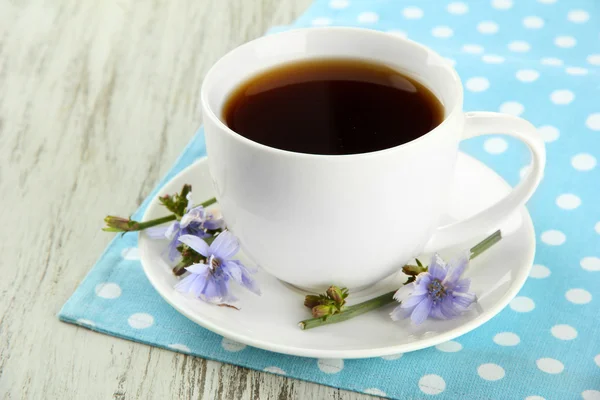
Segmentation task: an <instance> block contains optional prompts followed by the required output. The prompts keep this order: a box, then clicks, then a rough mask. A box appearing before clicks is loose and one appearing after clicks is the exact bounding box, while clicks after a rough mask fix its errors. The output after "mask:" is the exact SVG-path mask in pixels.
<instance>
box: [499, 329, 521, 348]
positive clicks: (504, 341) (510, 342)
mask: <svg viewBox="0 0 600 400" xmlns="http://www.w3.org/2000/svg"><path fill="white" fill-rule="evenodd" d="M494 343H496V344H498V345H500V346H516V345H518V344H519V343H521V338H520V337H519V336H517V335H516V334H514V333H512V332H501V333H498V334H496V336H494Z"/></svg>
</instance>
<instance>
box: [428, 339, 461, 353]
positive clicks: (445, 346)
mask: <svg viewBox="0 0 600 400" xmlns="http://www.w3.org/2000/svg"><path fill="white" fill-rule="evenodd" d="M435 348H436V349H438V350H439V351H443V352H444V353H456V352H457V351H461V350H462V348H463V347H462V344H460V343H458V342H455V341H454V340H450V341H449V342H445V343H441V344H438V345H437V346H435Z"/></svg>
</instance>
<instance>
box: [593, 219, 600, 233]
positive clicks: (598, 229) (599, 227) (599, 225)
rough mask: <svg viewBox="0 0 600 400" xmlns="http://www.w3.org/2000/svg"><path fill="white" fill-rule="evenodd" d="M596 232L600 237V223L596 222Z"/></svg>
mask: <svg viewBox="0 0 600 400" xmlns="http://www.w3.org/2000/svg"><path fill="white" fill-rule="evenodd" d="M594 230H595V231H596V233H597V234H599V235H600V221H598V222H596V225H594Z"/></svg>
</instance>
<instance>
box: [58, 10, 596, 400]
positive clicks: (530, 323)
mask: <svg viewBox="0 0 600 400" xmlns="http://www.w3.org/2000/svg"><path fill="white" fill-rule="evenodd" d="M310 25H319V26H323V25H347V26H363V27H369V28H373V29H380V30H383V31H387V32H390V33H391V34H395V35H403V36H408V37H409V38H411V39H414V40H416V41H419V42H421V43H424V44H425V45H427V46H430V47H432V48H433V49H435V50H436V51H438V52H439V53H441V54H442V55H443V56H445V57H447V58H448V59H450V60H451V62H453V63H455V65H456V68H457V70H458V72H459V74H460V75H461V77H462V79H463V82H464V84H465V89H466V90H465V109H466V110H493V111H502V112H506V113H509V114H514V115H521V116H522V117H524V118H526V119H528V120H530V121H531V122H532V123H533V124H534V125H536V126H537V127H538V128H539V130H540V132H541V134H542V136H543V137H544V140H545V141H546V148H547V152H548V164H547V168H546V174H545V179H544V181H543V182H542V184H541V186H540V188H539V190H538V191H537V192H536V194H535V196H534V197H533V199H532V200H531V201H530V202H529V210H530V212H531V214H532V217H533V220H534V223H535V227H536V231H537V232H538V247H537V255H536V259H535V265H534V267H533V269H532V271H531V277H530V279H529V280H528V281H527V283H526V284H525V286H524V287H523V289H522V290H521V292H520V293H519V295H518V297H517V298H516V299H515V300H513V301H512V302H511V304H510V307H507V309H505V310H504V311H502V312H501V313H500V314H499V315H498V316H497V317H495V318H493V319H492V320H491V321H490V322H488V323H487V324H485V325H483V326H482V327H480V328H478V329H476V330H475V331H473V332H471V333H469V334H467V335H464V336H462V337H460V338H458V339H456V340H455V341H452V342H448V343H445V344H443V345H440V346H437V347H436V348H430V349H426V350H421V351H417V352H413V353H408V354H405V355H396V356H393V357H383V358H375V359H367V360H315V359H309V358H299V357H290V356H284V355H280V354H275V353H270V352H267V351H263V350H258V349H254V348H250V347H246V346H244V345H241V344H238V343H234V342H232V341H230V340H227V339H223V338H222V337H220V336H218V335H216V334H214V333H212V332H210V331H207V330H206V329H203V328H201V327H200V326H198V325H196V324H194V323H192V322H190V321H189V320H187V319H186V318H185V317H183V316H181V315H180V314H179V313H177V312H176V311H175V310H174V309H173V308H171V307H170V306H169V305H168V304H167V303H166V302H164V301H163V300H162V299H161V297H160V296H159V295H158V294H157V293H156V292H155V291H154V289H153V288H152V286H150V284H149V283H148V281H147V280H146V277H145V276H144V273H143V271H142V269H141V266H140V262H139V258H138V251H137V249H136V243H137V238H136V236H135V235H126V236H124V237H122V238H121V237H119V238H116V239H115V240H114V241H113V242H112V243H111V244H110V245H109V246H108V248H107V249H106V251H105V252H104V254H102V256H101V257H100V259H99V260H98V262H97V264H96V265H95V266H94V268H93V269H92V271H91V272H90V273H89V275H88V276H87V277H86V278H85V280H84V281H83V283H82V284H81V286H80V287H79V288H78V289H77V291H76V292H75V293H74V294H73V296H72V297H71V298H70V299H69V301H68V302H67V304H65V306H64V308H63V309H62V310H61V312H60V314H59V316H60V319H61V320H63V321H66V322H69V323H74V324H78V325H81V326H85V327H88V328H90V329H93V330H96V331H99V332H103V333H107V334H109V335H114V336H118V337H122V338H126V339H130V340H135V341H138V342H143V343H147V344H150V345H154V346H159V347H163V348H170V349H173V350H175V351H180V352H184V353H189V354H194V355H197V356H200V357H205V358H209V359H214V360H219V361H223V362H226V363H232V364H237V365H241V366H244V367H248V368H253V369H257V370H264V371H268V372H271V373H275V374H282V375H287V376H290V377H294V378H298V379H303V380H307V381H312V382H317V383H321V384H325V385H330V386H334V387H338V388H342V389H348V390H355V391H358V392H364V393H371V394H376V395H380V396H387V397H390V398H396V399H409V398H410V399H413V398H427V397H429V396H435V397H436V398H444V399H465V398H474V399H528V400H534V399H537V400H540V399H581V398H583V399H585V400H592V399H594V400H598V399H600V166H598V165H597V162H598V159H599V158H600V4H599V3H598V2H597V1H596V0H464V1H452V0H447V1H442V0H396V1H393V0H371V1H370V0H318V1H316V2H315V3H314V4H313V6H312V7H311V8H310V9H309V10H308V11H307V12H306V13H305V14H304V15H303V16H302V17H300V19H299V20H298V21H297V22H296V23H295V24H294V27H304V26H310ZM283 29H289V27H285V28H283V27H280V28H276V29H274V30H273V31H277V30H283ZM462 148H463V150H464V151H466V152H468V153H470V154H472V155H474V156H475V157H477V158H479V159H480V160H482V161H483V162H485V163H486V164H488V165H490V166H491V167H492V168H494V169H495V170H496V171H498V172H499V173H500V174H501V175H502V176H503V177H504V178H505V179H506V180H507V181H508V182H509V183H511V184H513V185H514V184H516V183H517V182H518V181H519V179H520V175H521V174H522V173H523V172H524V171H525V168H527V167H526V165H527V164H528V160H529V156H528V153H527V151H526V149H525V148H524V146H523V145H521V144H520V143H519V142H517V141H516V140H512V139H510V138H507V137H491V138H490V137H489V136H488V137H486V138H476V139H472V140H469V141H467V142H465V143H463V146H462ZM202 155H204V139H203V134H202V130H200V131H199V132H198V133H197V134H196V136H195V137H194V138H193V139H192V141H191V142H190V144H189V145H188V146H187V147H186V149H185V150H184V152H183V154H182V155H181V157H180V158H179V160H178V161H177V163H176V164H175V166H174V167H173V169H172V170H171V171H170V172H169V174H168V175H167V176H166V177H165V179H164V180H163V182H161V185H162V184H163V183H164V182H166V181H167V180H168V179H170V178H171V177H173V176H174V175H175V174H176V173H177V172H179V171H180V170H181V169H182V168H184V167H186V166H187V165H189V164H190V163H191V162H193V161H194V160H196V159H197V158H198V157H200V156H202ZM161 185H159V187H160V186H161ZM157 190H158V189H157ZM157 190H155V192H154V193H152V194H151V195H150V197H149V198H148V199H147V200H146V201H145V202H144V204H143V205H142V207H141V208H140V210H138V212H137V213H136V214H135V217H140V216H141V215H142V213H143V211H144V209H145V208H146V206H147V205H148V202H149V199H150V198H152V197H154V196H155V195H156V192H157Z"/></svg>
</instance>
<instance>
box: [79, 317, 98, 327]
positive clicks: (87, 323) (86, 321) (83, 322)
mask: <svg viewBox="0 0 600 400" xmlns="http://www.w3.org/2000/svg"><path fill="white" fill-rule="evenodd" d="M76 322H77V323H78V324H79V325H85V326H96V323H95V322H94V321H90V320H89V319H84V318H79V319H78V320H77V321H76Z"/></svg>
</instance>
